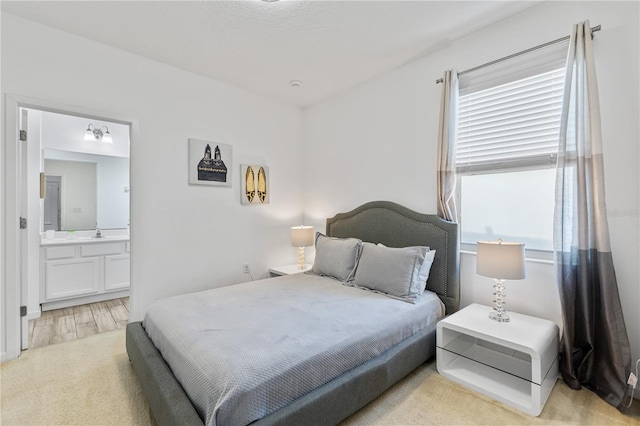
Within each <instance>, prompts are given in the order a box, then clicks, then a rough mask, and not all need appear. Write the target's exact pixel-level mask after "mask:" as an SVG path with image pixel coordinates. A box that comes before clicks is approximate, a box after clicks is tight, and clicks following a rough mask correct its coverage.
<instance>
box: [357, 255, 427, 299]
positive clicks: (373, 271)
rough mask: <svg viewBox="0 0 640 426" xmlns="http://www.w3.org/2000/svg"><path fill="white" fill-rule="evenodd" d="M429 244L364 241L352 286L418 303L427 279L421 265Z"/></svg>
mask: <svg viewBox="0 0 640 426" xmlns="http://www.w3.org/2000/svg"><path fill="white" fill-rule="evenodd" d="M427 251H428V247H417V246H416V247H403V248H391V247H385V246H382V245H375V244H371V243H364V244H363V246H362V254H361V256H360V260H359V261H358V269H357V270H356V274H355V278H354V280H353V285H354V286H356V287H362V288H365V289H368V290H372V291H375V292H378V293H384V294H385V295H388V296H391V297H393V298H396V299H400V300H404V301H407V302H411V303H415V300H416V297H417V296H418V295H419V294H421V293H422V292H423V291H424V287H425V283H426V279H425V280H424V281H423V280H422V278H424V273H423V274H421V273H420V272H421V267H422V264H423V262H424V258H425V255H426V253H427Z"/></svg>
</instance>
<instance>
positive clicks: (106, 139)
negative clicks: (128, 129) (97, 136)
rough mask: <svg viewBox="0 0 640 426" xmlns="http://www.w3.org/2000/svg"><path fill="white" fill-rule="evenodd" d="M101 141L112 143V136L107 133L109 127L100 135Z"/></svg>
mask: <svg viewBox="0 0 640 426" xmlns="http://www.w3.org/2000/svg"><path fill="white" fill-rule="evenodd" d="M102 142H104V143H113V138H112V137H111V133H109V129H107V130H106V131H105V132H104V134H103V135H102Z"/></svg>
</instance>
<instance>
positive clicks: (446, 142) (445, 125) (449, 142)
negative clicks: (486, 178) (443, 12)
mask: <svg viewBox="0 0 640 426" xmlns="http://www.w3.org/2000/svg"><path fill="white" fill-rule="evenodd" d="M442 80H443V82H442V99H441V101H440V122H439V124H438V216H440V217H441V218H443V219H447V220H449V221H451V222H457V221H458V209H457V207H456V130H457V128H458V92H459V89H458V73H457V72H456V71H455V70H449V71H445V73H444V78H443V79H442Z"/></svg>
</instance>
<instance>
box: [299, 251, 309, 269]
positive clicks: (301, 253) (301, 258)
mask: <svg viewBox="0 0 640 426" xmlns="http://www.w3.org/2000/svg"><path fill="white" fill-rule="evenodd" d="M305 266H307V265H306V264H305V261H304V247H298V269H304V268H305Z"/></svg>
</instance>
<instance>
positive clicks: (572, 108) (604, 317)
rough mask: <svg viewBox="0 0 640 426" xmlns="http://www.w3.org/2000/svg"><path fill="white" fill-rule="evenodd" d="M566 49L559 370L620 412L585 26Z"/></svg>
mask: <svg viewBox="0 0 640 426" xmlns="http://www.w3.org/2000/svg"><path fill="white" fill-rule="evenodd" d="M569 43H570V45H569V53H568V57H567V68H566V79H565V90H564V102H563V109H562V122H561V127H560V148H559V153H558V168H557V177H556V206H555V218H554V251H555V261H556V267H557V276H558V287H559V292H560V300H561V304H562V314H563V320H564V333H563V336H562V340H561V349H560V352H561V353H560V372H561V373H562V377H563V378H564V381H565V382H566V383H567V385H569V387H571V388H573V389H580V387H581V386H585V387H587V388H588V389H591V390H592V391H593V392H595V393H596V394H597V395H599V396H600V397H601V398H602V399H604V400H605V401H607V402H608V403H609V404H611V405H613V406H614V407H616V408H618V409H619V410H620V409H622V408H623V406H624V397H625V390H626V376H627V374H628V373H629V371H630V370H629V369H630V367H631V353H630V348H629V339H628V337H627V331H626V327H625V323H624V318H623V316H622V308H621V306H620V296H619V294H618V285H617V283H616V275H615V271H614V268H613V259H612V256H611V246H610V244H609V228H608V224H607V217H606V207H605V197H604V174H603V161H602V136H601V131H600V107H599V101H598V87H597V84H596V73H595V64H594V60H593V48H592V41H591V28H590V27H589V21H586V22H583V23H580V24H578V25H575V26H574V28H573V31H572V34H571V38H570V41H569Z"/></svg>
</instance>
